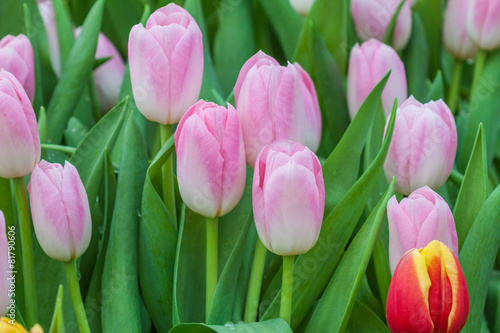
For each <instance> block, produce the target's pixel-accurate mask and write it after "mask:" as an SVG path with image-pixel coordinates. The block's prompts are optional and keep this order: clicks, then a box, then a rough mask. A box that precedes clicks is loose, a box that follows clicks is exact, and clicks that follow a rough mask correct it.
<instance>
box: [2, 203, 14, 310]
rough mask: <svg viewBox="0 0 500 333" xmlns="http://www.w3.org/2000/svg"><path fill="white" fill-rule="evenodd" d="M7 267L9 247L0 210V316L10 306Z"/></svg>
mask: <svg viewBox="0 0 500 333" xmlns="http://www.w3.org/2000/svg"><path fill="white" fill-rule="evenodd" d="M12 270H13V269H11V268H10V265H9V247H8V245H7V234H6V229H5V217H4V216H3V213H2V211H1V210H0V316H5V315H6V314H7V310H8V309H7V308H8V306H9V305H10V297H9V289H10V286H9V285H10V283H9V280H8V278H9V274H8V273H7V272H9V271H12Z"/></svg>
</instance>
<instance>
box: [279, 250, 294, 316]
mask: <svg viewBox="0 0 500 333" xmlns="http://www.w3.org/2000/svg"><path fill="white" fill-rule="evenodd" d="M294 259H295V256H293V255H292V256H283V284H282V285H281V307H280V318H281V319H283V320H285V321H286V322H287V323H288V325H290V324H291V322H292V290H293V263H294Z"/></svg>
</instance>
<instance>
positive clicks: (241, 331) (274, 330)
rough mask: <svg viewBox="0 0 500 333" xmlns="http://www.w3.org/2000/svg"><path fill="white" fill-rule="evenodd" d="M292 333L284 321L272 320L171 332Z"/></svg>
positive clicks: (188, 326)
mask: <svg viewBox="0 0 500 333" xmlns="http://www.w3.org/2000/svg"><path fill="white" fill-rule="evenodd" d="M205 332H207V333H210V332H216V333H233V332H238V333H292V330H291V329H290V327H288V325H287V323H286V322H285V321H284V320H283V319H272V320H268V321H265V322H260V323H250V324H245V323H242V322H240V323H238V324H232V323H227V324H225V325H224V326H213V325H205V324H180V325H178V326H176V327H174V328H173V329H171V330H170V333H205Z"/></svg>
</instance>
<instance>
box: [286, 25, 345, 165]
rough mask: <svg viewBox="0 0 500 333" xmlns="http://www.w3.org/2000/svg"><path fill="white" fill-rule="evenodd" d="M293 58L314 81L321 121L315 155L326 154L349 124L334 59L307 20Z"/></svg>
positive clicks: (340, 78)
mask: <svg viewBox="0 0 500 333" xmlns="http://www.w3.org/2000/svg"><path fill="white" fill-rule="evenodd" d="M294 61H297V62H298V63H300V65H301V66H302V67H303V68H304V70H306V71H307V72H308V73H309V75H311V78H312V80H313V82H314V84H315V87H316V92H317V94H318V100H319V105H320V109H321V120H322V123H323V125H322V131H321V132H322V134H321V136H322V140H321V144H320V147H319V150H318V154H319V155H325V156H326V155H328V154H330V152H331V151H332V150H333V148H334V147H335V146H336V145H337V144H338V142H339V141H340V140H341V138H342V135H343V134H344V132H345V130H346V128H347V126H348V125H349V114H348V111H347V101H346V96H345V93H344V87H343V84H342V77H341V74H340V73H339V69H338V67H337V64H336V62H335V59H334V58H333V57H332V55H331V53H330V52H329V51H328V48H327V45H326V43H325V40H324V39H323V37H322V36H321V34H320V33H319V32H318V30H317V29H316V28H315V26H314V25H313V23H312V21H310V20H309V21H307V22H306V23H305V24H304V28H303V30H302V33H301V35H300V38H299V41H298V43H297V48H296V50H295V55H294Z"/></svg>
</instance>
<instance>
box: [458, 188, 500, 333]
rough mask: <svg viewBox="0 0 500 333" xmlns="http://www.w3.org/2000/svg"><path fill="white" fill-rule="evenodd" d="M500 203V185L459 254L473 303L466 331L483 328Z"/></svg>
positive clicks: (497, 242) (498, 233)
mask: <svg viewBox="0 0 500 333" xmlns="http://www.w3.org/2000/svg"><path fill="white" fill-rule="evenodd" d="M499 206H500V186H499V187H497V188H496V189H495V190H494V191H493V193H491V195H490V196H489V198H488V199H487V200H486V202H485V203H484V204H483V206H482V207H481V210H480V211H479V214H478V215H477V217H476V219H475V221H474V223H473V224H472V226H471V228H470V230H469V233H468V234H467V238H466V239H465V242H464V244H463V246H462V249H461V251H460V254H459V256H458V259H459V261H460V264H461V266H462V270H463V272H464V276H465V280H466V282H467V289H468V291H469V302H470V304H469V306H470V309H469V317H468V319H467V323H466V324H465V327H464V328H463V330H462V332H464V333H475V332H479V331H480V329H481V320H482V314H483V311H484V304H485V302H486V293H487V288H488V281H489V277H490V274H491V271H492V269H493V264H494V262H495V258H496V255H497V252H498V248H499V246H500V210H499V209H498V207H499Z"/></svg>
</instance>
